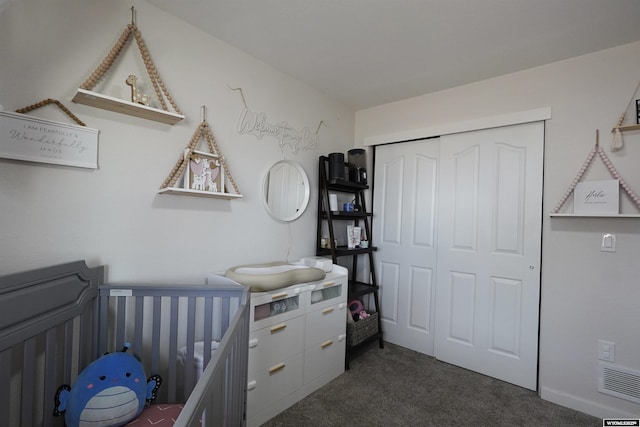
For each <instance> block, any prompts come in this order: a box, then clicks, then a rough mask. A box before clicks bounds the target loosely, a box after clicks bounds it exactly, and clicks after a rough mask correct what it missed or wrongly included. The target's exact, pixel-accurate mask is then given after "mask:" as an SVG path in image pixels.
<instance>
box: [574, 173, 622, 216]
mask: <svg viewBox="0 0 640 427" xmlns="http://www.w3.org/2000/svg"><path fill="white" fill-rule="evenodd" d="M619 199H620V182H619V181H618V180H617V179H610V180H606V181H584V182H579V183H578V184H576V187H575V188H574V190H573V213H576V214H618V213H620V212H619V211H620V205H619V201H620V200H619Z"/></svg>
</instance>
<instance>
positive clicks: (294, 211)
mask: <svg viewBox="0 0 640 427" xmlns="http://www.w3.org/2000/svg"><path fill="white" fill-rule="evenodd" d="M309 194H310V191H309V177H307V174H306V173H305V171H304V169H302V166H300V165H299V164H297V163H295V162H292V161H290V160H280V161H279V162H276V163H275V164H274V165H273V166H271V168H269V170H268V171H267V173H266V174H265V176H264V179H263V181H262V195H263V198H262V200H263V202H264V206H265V208H266V209H267V211H268V212H269V213H270V214H271V216H273V217H274V218H276V219H278V220H280V221H293V220H295V219H297V218H299V217H300V215H302V213H303V212H304V210H305V209H306V208H307V205H308V204H309Z"/></svg>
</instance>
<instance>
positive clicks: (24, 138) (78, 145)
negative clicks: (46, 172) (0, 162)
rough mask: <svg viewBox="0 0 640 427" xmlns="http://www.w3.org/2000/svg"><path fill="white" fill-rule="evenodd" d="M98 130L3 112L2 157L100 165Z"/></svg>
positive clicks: (0, 113) (0, 118) (0, 123)
mask: <svg viewBox="0 0 640 427" xmlns="http://www.w3.org/2000/svg"><path fill="white" fill-rule="evenodd" d="M98 133H99V131H98V130H96V129H90V128H87V127H85V126H77V125H71V124H66V123H58V122H54V121H51V120H45V119H40V118H37V117H31V116H28V115H25V114H20V113H10V112H7V111H0V157H3V158H5V159H13V160H24V161H29V162H39V163H51V164H54V165H63V166H75V167H79V168H89V169H97V168H98Z"/></svg>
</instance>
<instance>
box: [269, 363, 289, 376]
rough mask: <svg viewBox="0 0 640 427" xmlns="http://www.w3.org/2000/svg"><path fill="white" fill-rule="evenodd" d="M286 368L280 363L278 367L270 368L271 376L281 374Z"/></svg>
mask: <svg viewBox="0 0 640 427" xmlns="http://www.w3.org/2000/svg"><path fill="white" fill-rule="evenodd" d="M284 367H285V364H284V363H278V364H277V365H275V366H272V367H270V368H269V375H273V374H275V373H277V372H280V371H281V370H283V369H284Z"/></svg>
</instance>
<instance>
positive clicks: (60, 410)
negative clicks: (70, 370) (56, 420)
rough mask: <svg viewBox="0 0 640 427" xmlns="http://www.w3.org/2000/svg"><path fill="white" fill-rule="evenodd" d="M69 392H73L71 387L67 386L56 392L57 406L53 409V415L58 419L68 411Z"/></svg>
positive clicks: (62, 386)
mask: <svg viewBox="0 0 640 427" xmlns="http://www.w3.org/2000/svg"><path fill="white" fill-rule="evenodd" d="M69 391H71V387H69V386H68V385H66V384H62V385H61V386H60V387H58V391H57V392H56V397H55V406H54V408H53V415H55V416H56V417H58V416H60V415H62V414H64V411H66V410H67V403H68V402H69Z"/></svg>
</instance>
